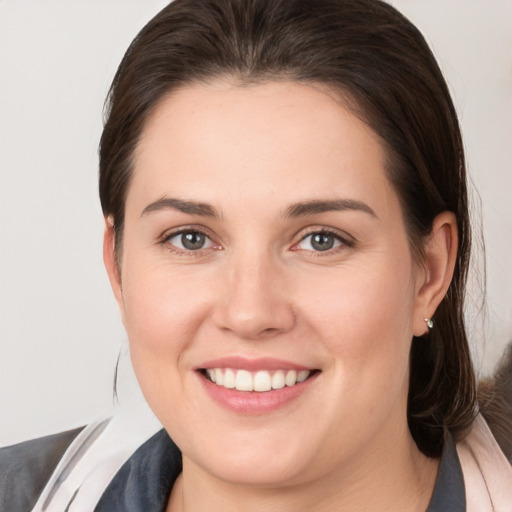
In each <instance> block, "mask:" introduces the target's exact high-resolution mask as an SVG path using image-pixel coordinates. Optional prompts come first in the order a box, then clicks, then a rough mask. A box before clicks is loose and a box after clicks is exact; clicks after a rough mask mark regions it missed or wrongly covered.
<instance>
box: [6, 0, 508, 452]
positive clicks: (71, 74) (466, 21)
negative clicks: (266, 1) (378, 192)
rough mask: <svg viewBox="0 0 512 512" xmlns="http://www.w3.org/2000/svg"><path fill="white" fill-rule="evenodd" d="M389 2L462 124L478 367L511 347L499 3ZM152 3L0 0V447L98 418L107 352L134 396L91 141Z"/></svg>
mask: <svg viewBox="0 0 512 512" xmlns="http://www.w3.org/2000/svg"><path fill="white" fill-rule="evenodd" d="M319 1H321V0H319ZM392 3H393V4H394V5H395V6H397V7H398V8H399V9H400V10H402V12H403V13H404V14H406V15H407V16H408V17H409V18H410V19H411V20H412V21H413V22H414V23H416V25H417V26H418V27H419V28H420V30H422V32H423V33H424V34H425V36H426V38H427V40H428V42H429V44H430V45H431V47H432V48H433V50H434V53H435V55H436V56H437V58H438V60H439V62H440V65H441V67H442V69H443V71H444V73H445V76H446V78H447V81H448V83H449V85H450V88H451V90H452V93H453V96H454V99H455V103H456V106H457V109H458V112H459V115H460V119H461V123H462V127H463V134H464V138H465V145H466V148H467V157H468V163H469V171H470V174H471V179H472V182H473V185H472V188H471V196H472V203H473V217H474V222H475V227H476V232H477V240H480V237H479V235H478V234H479V233H481V232H483V234H484V236H485V244H486V259H484V257H483V253H482V251H481V250H480V245H481V244H480V243H478V244H477V246H478V247H476V249H477V254H478V257H477V258H476V259H475V264H474V265H473V271H472V275H471V280H470V289H471V294H470V300H469V301H468V312H467V316H468V325H469V330H470V334H471V342H472V346H473V349H474V354H475V360H476V364H477V368H478V369H479V372H480V375H485V374H488V373H489V372H491V370H492V368H493V366H494V364H495V362H496V360H497V358H498V357H499V354H500V353H501V352H502V351H503V348H504V346H505V343H506V342H507V341H509V340H512V150H511V145H512V115H511V114H512V99H511V90H512V88H511V85H512V31H511V29H510V27H512V2H511V1H510V0H491V1H483V0H428V1H427V0H400V1H399V0H395V1H393V2H392ZM165 4H166V2H163V1H162V0H158V1H157V0H138V1H135V0H109V1H105V0H87V1H85V0H81V1H80V0H75V1H73V2H70V1H66V0H60V1H57V0H45V1H44V2H42V1H40V0H0V173H1V174H0V445H7V444H11V443H15V442H18V441H22V440H25V439H28V438H32V437H37V436H41V435H45V434H49V433H54V432H58V431H61V430H65V429H69V428H72V427H75V426H79V425H83V424H85V423H87V422H89V421H91V420H93V419H95V418H96V417H97V416H98V415H100V414H103V413H104V412H105V411H107V410H108V409H109V407H110V406H111V404H112V384H113V377H114V367H115V364H116V359H117V356H118V354H119V353H121V366H120V373H121V379H120V400H121V401H123V400H125V401H126V400H130V399H132V398H133V396H135V395H137V388H136V385H135V384H134V381H133V378H132V377H131V375H130V364H129V357H128V356H127V351H126V336H125V334H124V331H123V328H122V325H121V323H120V321H119V318H118V312H117V306H116V304H115V302H114V300H113V297H112V294H111V291H110V288H109V284H108V281H107V276H106V273H105V271H104V269H103V264H102V258H101V242H102V229H103V225H102V216H101V210H100V206H99V201H98V198H97V145H98V141H99V137H100V133H101V126H102V105H103V101H104V98H105V95H106V93H107V90H108V86H109V83H110V81H111V79H112V77H113V74H114V72H115V69H116V66H117V65H118V63H119V61H120V59H121V57H122V55H123V53H124V51H125V49H126V48H127V46H128V44H129V43H130V41H131V39H132V38H133V37H134V36H135V34H136V33H137V32H138V30H139V29H140V28H141V27H142V26H143V24H144V23H145V22H146V21H148V20H149V19H150V18H151V17H152V16H153V15H154V14H155V13H156V12H157V11H158V10H159V9H160V8H161V7H163V6H164V5H165ZM480 198H481V204H480ZM485 273H486V274H487V298H486V303H485V307H483V308H482V295H481V292H482V281H483V277H484V274H485Z"/></svg>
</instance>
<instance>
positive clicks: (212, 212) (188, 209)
mask: <svg viewBox="0 0 512 512" xmlns="http://www.w3.org/2000/svg"><path fill="white" fill-rule="evenodd" d="M169 209H171V210H178V211H180V212H183V213H188V214H191V215H201V216H204V217H214V218H216V219H218V218H220V215H219V212H218V211H217V210H216V209H215V208H214V207H213V206H211V205H209V204H207V203H200V202H197V201H185V200H183V199H176V198H173V197H162V198H161V199H158V200H157V201H154V202H152V203H150V204H148V205H147V206H146V207H145V208H144V210H142V213H141V214H140V216H141V217H142V216H143V215H146V214H147V213H150V212H156V211H159V210H169Z"/></svg>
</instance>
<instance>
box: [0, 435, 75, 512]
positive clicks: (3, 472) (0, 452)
mask: <svg viewBox="0 0 512 512" xmlns="http://www.w3.org/2000/svg"><path fill="white" fill-rule="evenodd" d="M81 431H82V428H77V429H74V430H69V431H67V432H62V433H60V434H55V435H51V436H46V437H41V438H39V439H33V440H31V441H25V442H23V443H19V444H15V445H12V446H8V447H5V448H0V509H1V510H9V511H10V512H17V511H20V512H21V511H23V512H27V510H30V509H31V508H32V507H33V506H34V505H35V503H36V501H37V499H38V497H39V494H40V493H41V491H42V490H43V488H44V486H45V484H46V482H47V481H48V480H49V478H50V476H51V475H52V473H53V471H54V469H55V467H56V466H57V464H58V462H59V460H60V459H61V458H62V456H63V455H64V452H65V451H66V449H67V448H68V447H69V445H70V444H71V442H72V441H73V440H74V439H75V437H76V436H77V435H78V434H79V433H80V432H81Z"/></svg>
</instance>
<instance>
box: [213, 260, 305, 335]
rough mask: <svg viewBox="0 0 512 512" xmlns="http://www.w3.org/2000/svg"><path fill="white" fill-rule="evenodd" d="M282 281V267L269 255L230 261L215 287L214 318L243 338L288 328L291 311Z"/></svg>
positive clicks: (290, 304) (293, 319)
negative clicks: (227, 268) (221, 278)
mask: <svg viewBox="0 0 512 512" xmlns="http://www.w3.org/2000/svg"><path fill="white" fill-rule="evenodd" d="M285 283H286V277H285V272H284V270H283V268H280V265H279V262H277V261H275V260H273V259H272V257H271V256H268V255H260V256H257V255H255V254H252V255H251V256H250V257H247V256H246V257H244V256H241V257H240V258H238V259H237V261H236V262H233V261H232V262H230V264H229V270H228V271H227V272H226V274H225V280H224V282H223V283H222V285H221V287H220V289H219V300H218V302H217V306H216V308H215V311H214V313H213V318H214V322H215V323H216V325H217V327H218V328H220V329H222V330H225V331H226V330H227V331H231V332H232V333H234V334H236V335H237V336H238V337H240V338H242V339H246V340H258V339H268V338H271V337H273V336H276V335H278V334H280V333H284V332H287V331H289V330H290V329H291V328H292V327H293V326H294V323H295V314H294V309H293V306H292V300H291V294H290V293H287V287H286V285H285Z"/></svg>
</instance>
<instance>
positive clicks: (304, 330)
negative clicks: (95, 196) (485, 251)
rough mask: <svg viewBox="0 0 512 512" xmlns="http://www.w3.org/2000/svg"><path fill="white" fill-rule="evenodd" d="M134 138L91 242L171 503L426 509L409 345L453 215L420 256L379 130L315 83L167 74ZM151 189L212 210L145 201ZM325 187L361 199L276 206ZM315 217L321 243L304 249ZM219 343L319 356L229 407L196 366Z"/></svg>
mask: <svg viewBox="0 0 512 512" xmlns="http://www.w3.org/2000/svg"><path fill="white" fill-rule="evenodd" d="M134 158H135V171H134V175H133V179H132V182H131V184H130V187H129V190H128V195H127V199H126V217H125V231H124V237H123V250H122V257H121V261H120V262H119V263H120V264H119V265H117V263H116V259H115V255H114V236H113V231H112V219H110V218H107V219H106V230H105V243H104V258H105V263H106V267H107V271H108V273H109V277H110V280H111V283H112V287H113V290H114V294H115V296H116V299H117V301H118V303H119V307H120V310H121V315H122V318H123V322H124V325H125V327H126V330H127V333H128V338H129V341H130V351H131V358H132V362H133V366H134V369H135V372H136V375H137V378H138V380H139V383H140V386H141V388H142V391H143V393H144V395H145V397H146V399H147V401H148V403H149V405H150V406H151V408H152V409H153V410H154V412H155V413H156V415H157V416H158V418H159V419H160V421H161V422H162V424H163V426H164V427H165V428H166V429H167V431H168V432H169V433H170V435H171V437H172V438H173V439H174V441H175V442H176V444H177V445H178V446H179V447H180V449H181V450H182V452H183V473H182V475H181V476H180V478H179V479H178V481H177V483H176V484H175V486H174V488H173V491H172V494H171V499H170V501H169V505H168V511H177V510H179V511H190V510H192V511H194V510H210V511H215V510H222V512H226V511H229V510H237V511H238V510H246V511H251V510H258V511H261V510H273V511H280V510H283V511H285V510H286V511H289V510H294V511H301V510H304V511H310V510H321V511H330V510H336V511H339V510H351V511H352V510H365V511H371V510H378V511H379V512H382V511H386V510H394V511H396V510H407V511H414V510H425V509H426V507H427V505H428V502H429V499H430V496H431V494H432V490H433V487H434V483H435V478H436V474H437V468H438V461H436V460H432V459H428V458H427V457H425V456H424V455H422V454H421V453H420V452H419V450H418V449H417V447H416V445H415V443H414V441H413V439H412V437H411V435H410V432H409V430H408V427H407V418H406V403H407V390H408V380H409V363H408V356H409V350H410V345H411V339H412V336H413V335H416V336H420V335H422V334H424V333H425V332H426V325H425V321H424V319H425V318H427V317H431V316H432V315H433V313H434V311H435V309H436V307H437V306H438V304H439V302H440V301H441V299H442V297H443V296H444V294H445V293H446V290H447V288H448V285H449V282H450V279H451V276H452V272H453V266H454V261H455V257H456V246H457V233H456V227H455V220H454V218H453V215H452V214H450V213H448V212H445V213H443V214H441V215H439V216H438V217H437V218H436V219H435V222H434V225H433V230H432V235H431V236H430V237H429V238H428V240H425V260H424V261H423V262H422V263H421V264H417V263H416V262H415V261H414V258H413V257H412V256H411V251H410V246H409V240H408V237H407V232H406V229H405V226H404V222H403V216H402V211H401V208H400V204H399V200H398V197H397V195H396V192H395V190H394V189H393V187H392V185H391V183H390V182H389V180H388V178H387V176H386V172H385V168H384V162H385V153H384V149H383V145H382V143H381V141H380V139H379V137H378V136H377V135H376V134H375V133H374V132H373V131H372V130H371V129H370V128H369V127H368V126H367V125H366V124H364V123H363V122H362V121H360V120H359V119H358V118H356V117H355V116H354V115H353V114H352V113H350V112H349V111H348V110H347V109H346V108H344V106H343V105H342V104H341V103H340V102H338V101H336V100H335V99H334V98H333V96H332V95H330V94H328V92H327V91H326V90H324V89H322V88H321V87H320V86H319V87H312V86H304V85H299V84H295V83H286V82H280V83H272V82H271V83H265V84H259V85H253V86H250V87H241V86H238V85H236V84H234V83H229V82H227V81H224V82H218V83H214V84H211V85H208V86H205V85H197V86H192V85H191V86H187V87H184V88H182V89H180V90H178V91H174V92H173V93H172V94H171V95H170V96H168V97H167V98H165V99H164V100H163V101H162V102H161V103H160V104H159V106H158V107H157V108H156V110H155V111H154V112H153V114H152V115H151V117H150V118H149V120H148V122H147V124H146V126H145V127H144V130H143V133H142V137H141V140H140V143H139V145H138V147H137V150H136V152H135V156H134ZM164 197H165V198H178V199H180V200H186V201H195V202H200V203H207V204H208V205H211V206H212V207H213V208H215V210H216V211H217V213H218V218H215V217H211V216H206V215H199V214H197V213H184V212H182V211H178V210H176V209H175V208H170V207H169V208H157V207H154V208H153V209H152V208H151V207H150V208H149V210H151V211H146V212H145V213H143V212H144V210H145V209H147V207H148V205H150V204H153V203H154V202H155V201H158V200H160V199H162V198H164ZM338 199H348V200H351V201H358V202H360V203H362V204H364V205H366V206H367V207H368V208H369V209H371V211H372V212H373V214H372V213H369V212H368V211H363V210H354V209H345V210H339V211H338V210H335V211H325V212H320V213H315V214H309V215H304V216H297V217H293V216H286V215H285V212H286V211H287V210H288V209H289V208H290V205H293V204H296V203H303V202H308V201H311V200H338ZM183 227H186V228H187V229H191V230H199V231H203V232H205V233H206V234H207V235H208V239H207V243H206V245H205V246H204V248H203V249H200V250H198V251H191V250H186V249H184V248H183V247H182V248H180V241H181V237H180V236H176V235H174V237H172V236H170V234H172V233H175V232H176V231H179V229H180V228H183ZM326 229H327V230H330V231H333V232H334V233H335V238H334V239H333V240H334V241H335V243H334V247H333V248H332V249H330V250H327V251H318V250H315V248H314V247H313V246H312V245H311V237H310V236H309V235H310V234H311V232H315V233H318V232H322V231H323V230H326ZM338 237H340V238H338ZM342 239H344V240H345V241H346V242H343V241H342ZM227 355H235V356H243V357H246V358H257V357H275V358H279V359H284V360H287V361H292V362H294V363H296V364H301V365H304V366H305V367H308V368H316V369H319V370H321V371H320V373H319V375H318V376H317V377H316V379H315V380H314V381H313V382H311V383H310V384H309V385H308V387H307V389H306V391H305V392H303V393H302V395H300V396H299V397H298V398H297V399H295V400H293V401H292V402H291V403H289V404H286V405H285V406H284V407H281V408H280V409H278V410H276V411H272V412H270V413H266V414H260V415H247V414H242V413H235V412H233V411H231V410H227V409H226V408H224V407H221V406H220V405H219V404H217V403H216V402H214V401H213V400H212V399H211V397H210V396H209V395H208V394H207V393H206V392H205V391H204V389H203V386H202V384H201V382H200V380H201V377H200V376H198V372H197V371H195V369H196V368H197V366H198V365H200V364H201V362H204V361H207V360H211V359H215V358H219V357H224V356H227ZM191 433H193V435H191Z"/></svg>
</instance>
